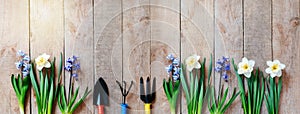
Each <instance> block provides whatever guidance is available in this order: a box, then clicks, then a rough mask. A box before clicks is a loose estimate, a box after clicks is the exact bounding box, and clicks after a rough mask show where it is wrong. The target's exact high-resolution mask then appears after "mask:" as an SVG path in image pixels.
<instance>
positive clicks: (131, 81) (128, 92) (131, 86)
mask: <svg viewBox="0 0 300 114" xmlns="http://www.w3.org/2000/svg"><path fill="white" fill-rule="evenodd" d="M132 84H133V81H131V83H130V86H129V88H128V90H127V93H126V96H127V95H128V93H129V91H130V89H131V87H132Z"/></svg>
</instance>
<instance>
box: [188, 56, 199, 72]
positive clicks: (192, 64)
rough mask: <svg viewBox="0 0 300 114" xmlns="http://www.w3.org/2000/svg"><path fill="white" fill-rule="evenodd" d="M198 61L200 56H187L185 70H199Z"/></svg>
mask: <svg viewBox="0 0 300 114" xmlns="http://www.w3.org/2000/svg"><path fill="white" fill-rule="evenodd" d="M199 59H200V56H198V55H192V56H189V57H188V58H187V59H186V60H185V63H186V65H187V70H188V71H192V70H193V69H194V68H196V69H199V68H201V64H200V63H199Z"/></svg>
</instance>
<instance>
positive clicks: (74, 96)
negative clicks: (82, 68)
mask: <svg viewBox="0 0 300 114" xmlns="http://www.w3.org/2000/svg"><path fill="white" fill-rule="evenodd" d="M78 91H79V87H77V89H76V91H75V94H74V95H73V96H72V98H71V101H70V102H69V104H68V105H69V106H68V109H71V107H72V106H73V104H74V102H75V100H76V98H77V96H78Z"/></svg>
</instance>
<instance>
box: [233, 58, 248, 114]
mask: <svg viewBox="0 0 300 114" xmlns="http://www.w3.org/2000/svg"><path fill="white" fill-rule="evenodd" d="M232 65H233V67H234V72H235V75H236V77H237V79H238V87H239V89H240V92H241V94H240V96H241V101H242V106H243V110H244V113H246V112H248V111H247V106H246V96H245V95H246V94H245V89H244V85H243V80H242V78H241V76H240V75H239V74H238V72H237V70H238V68H237V66H236V65H235V64H234V59H233V58H232Z"/></svg>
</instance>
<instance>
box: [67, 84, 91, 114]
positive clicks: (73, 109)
mask: <svg viewBox="0 0 300 114" xmlns="http://www.w3.org/2000/svg"><path fill="white" fill-rule="evenodd" d="M90 92H91V90H90V91H88V88H86V89H85V92H84V95H83V96H82V97H81V98H80V99H79V101H78V102H77V103H76V104H75V105H74V107H73V108H72V109H71V113H73V112H74V111H75V109H77V107H78V106H79V105H80V104H81V103H82V102H83V100H84V99H85V98H86V97H87V95H88V94H89V93H90Z"/></svg>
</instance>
